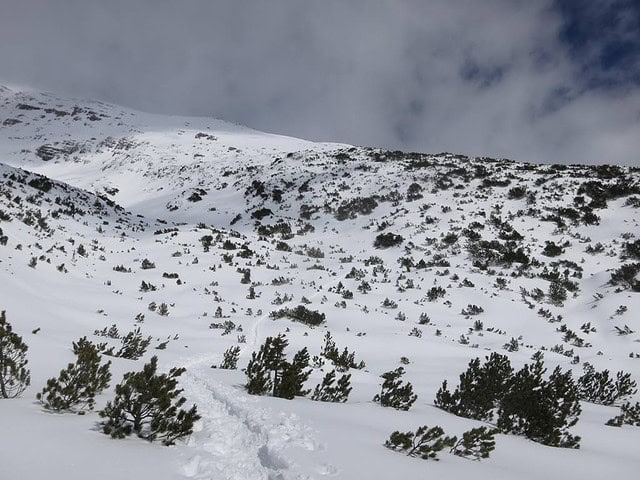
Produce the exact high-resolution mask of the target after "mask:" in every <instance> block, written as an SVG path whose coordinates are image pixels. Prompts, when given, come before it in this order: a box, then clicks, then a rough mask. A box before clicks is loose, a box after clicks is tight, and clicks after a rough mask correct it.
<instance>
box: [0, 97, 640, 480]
mask: <svg viewBox="0 0 640 480" xmlns="http://www.w3.org/2000/svg"><path fill="white" fill-rule="evenodd" d="M0 125H1V127H0V229H1V230H0V240H1V241H0V275H1V277H0V285H1V288H0V310H6V312H7V318H8V320H9V321H10V322H11V323H12V324H13V326H14V328H15V330H16V331H18V332H19V333H20V334H21V335H23V337H24V339H25V341H26V342H27V343H28V345H29V347H30V348H29V361H30V363H29V365H30V368H31V372H32V385H31V387H30V388H29V389H27V391H26V392H25V393H24V395H23V397H22V398H20V399H14V400H2V401H0V424H1V425H2V426H3V430H4V431H5V432H8V433H7V434H3V435H1V436H0V452H1V453H0V458H1V459H2V461H1V462H0V464H2V465H3V469H5V470H4V471H6V472H8V473H7V478H34V479H35V478H40V477H41V476H43V475H45V474H46V475H48V476H50V477H51V478H65V479H74V478H78V479H79V478H85V477H86V476H87V472H88V471H89V469H91V471H92V473H91V476H92V477H95V478H134V477H135V478H149V479H151V478H153V479H162V478H171V479H173V478H196V479H204V478H233V479H251V478H257V479H267V478H270V479H271V478H273V479H277V478H283V479H294V478H296V479H297V478H322V477H324V476H331V477H334V478H343V479H357V478H380V479H387V478H398V477H400V476H402V477H404V478H422V477H424V476H425V475H428V476H434V477H438V478H451V479H457V478H465V477H468V476H474V478H480V479H484V478H486V479H489V478H491V479H495V478H504V479H512V478H523V479H538V478H543V477H553V478H556V477H557V478H567V479H571V478H576V479H577V478H580V479H584V478H594V479H596V478H602V477H603V476H605V475H607V476H617V478H620V479H623V478H624V479H626V478H629V479H630V478H634V477H635V475H636V474H637V471H638V469H639V468H640V457H639V456H638V448H637V445H638V442H639V441H640V428H637V427H630V426H625V427H622V428H613V427H608V426H605V425H604V423H605V422H606V421H607V420H608V419H609V418H611V417H613V416H614V415H616V414H617V413H618V408H617V407H615V406H614V407H611V406H609V407H605V406H602V405H594V404H590V403H586V402H583V403H582V409H583V412H582V415H581V417H580V421H579V422H578V424H577V425H576V426H575V427H574V428H573V429H572V432H574V433H576V434H578V435H580V436H581V437H582V441H581V448H580V449H579V450H572V449H562V448H553V447H548V446H543V445H540V444H537V443H534V442H531V441H529V440H527V439H525V438H523V437H518V436H513V435H498V436H497V446H496V450H495V451H494V452H493V453H492V455H491V457H490V458H489V459H487V460H484V461H482V462H472V461H469V460H466V459H463V458H459V457H456V456H453V455H449V454H446V453H443V454H441V455H440V458H441V460H440V462H430V461H424V460H420V459H416V458H408V457H406V456H404V455H402V454H398V453H396V452H393V451H391V450H389V449H386V448H384V447H383V443H384V441H385V440H386V439H387V438H388V437H389V434H390V433H391V432H392V431H394V430H400V431H407V430H415V429H416V428H417V427H418V426H421V425H424V424H427V425H429V426H435V425H441V426H442V427H443V428H444V429H445V431H446V432H447V434H450V435H458V436H460V434H461V433H462V432H463V431H466V430H469V429H470V428H472V427H476V426H478V425H480V424H481V423H480V422H477V421H474V420H469V419H465V418H461V417H456V416H453V415H451V414H448V413H446V412H444V411H443V410H440V409H438V408H436V407H435V406H434V405H433V401H434V397H435V394H436V392H437V390H438V388H439V387H440V385H441V383H442V381H443V380H445V379H447V380H448V381H449V383H450V384H454V385H455V383H456V382H457V378H458V375H459V373H460V372H462V371H464V369H465V368H466V366H467V364H468V362H469V360H470V359H473V358H475V357H484V356H485V355H488V354H489V353H490V352H491V351H497V352H501V353H504V354H506V355H508V356H509V357H510V359H511V361H512V363H513V365H514V366H515V367H518V368H519V367H521V366H522V365H523V364H525V363H528V362H530V361H531V357H532V355H533V354H535V353H536V352H538V351H543V352H544V360H545V365H546V366H547V368H548V370H549V372H550V371H551V370H552V369H553V368H555V367H556V366H561V367H562V368H563V369H572V370H573V371H574V373H575V376H578V375H580V374H581V373H582V365H583V364H584V363H585V362H589V363H591V364H593V365H594V366H596V367H597V368H598V369H604V368H607V369H609V370H611V371H618V370H624V371H625V372H630V373H631V374H632V376H633V377H634V378H635V379H636V380H640V343H638V342H639V341H640V334H639V333H638V331H639V329H640V325H639V324H638V317H637V312H638V308H639V307H640V300H639V296H640V294H638V293H637V292H634V291H632V287H633V279H632V280H631V281H630V282H628V284H624V282H623V283H619V284H618V285H612V284H611V283H610V279H611V273H612V272H613V271H615V270H616V269H618V268H619V267H620V266H621V265H622V264H624V263H632V262H634V261H638V259H637V258H634V250H633V245H635V244H634V242H635V241H636V240H638V232H640V229H639V228H638V220H639V218H640V216H639V215H638V211H639V210H638V207H639V206H640V187H639V186H638V185H639V184H638V182H639V180H640V172H639V171H638V170H637V169H635V170H633V169H628V168H617V167H585V166H572V167H565V166H549V165H545V166H537V165H528V164H521V163H515V162H509V161H505V160H494V159H489V158H467V157H463V156H457V155H452V154H447V153H442V154H437V155H423V154H410V153H402V152H385V151H380V150H375V149H369V148H361V147H351V146H347V145H338V144H314V143H310V142H305V141H302V140H297V139H292V138H286V137H280V136H275V135H268V134H264V133H260V132H256V131H253V130H250V129H247V128H244V127H239V126H236V125H231V124H228V123H224V122H221V121H217V120H209V119H196V118H176V117H160V116H153V115H148V114H142V113H138V112H133V111H129V110H126V109H123V108H120V107H116V106H112V105H106V104H102V103H96V102H84V101H76V100H69V99H61V98H57V97H55V96H52V95H49V94H43V93H38V92H16V91H12V90H10V89H6V88H2V89H0ZM603 160H606V159H603ZM40 175H42V176H40ZM389 234H391V235H389ZM385 235H387V236H385ZM394 239H395V240H396V242H395V243H397V244H396V245H393V246H386V245H384V240H387V241H389V242H390V243H394ZM381 241H382V243H383V245H379V243H380V242H381ZM376 242H378V246H377V247H374V244H376ZM208 244H210V245H208ZM144 260H148V262H143V261H144ZM150 264H153V267H152V268H144V267H145V266H146V267H148V266H150ZM247 271H248V272H249V273H248V274H247V273H246V272H247ZM247 275H248V278H247ZM142 282H145V283H148V284H151V285H153V287H154V288H153V289H144V290H146V291H142V290H143V289H141V284H142ZM558 286H560V287H558ZM250 287H253V290H254V292H255V298H250V297H251V295H250V294H249V288H250ZM438 287H440V289H438ZM563 293H564V294H566V298H564V299H563V298H562V297H563V295H562V294H563ZM162 303H164V304H166V305H167V306H168V315H159V314H158V313H157V311H158V310H157V309H154V305H155V306H157V305H161V304H162ZM301 304H304V305H306V306H307V308H309V309H311V310H317V311H319V312H322V313H324V314H325V315H326V322H325V323H324V324H323V325H321V326H319V327H316V328H310V327H308V326H305V325H304V324H301V323H294V322H291V321H289V320H286V319H278V320H274V319H273V318H272V316H270V313H271V312H274V311H276V310H280V309H282V308H283V307H295V306H298V305H301ZM474 306H476V307H480V308H474ZM225 322H226V325H222V327H223V328H217V327H218V326H220V324H224V323H225ZM111 325H116V327H117V328H118V330H119V332H120V333H121V334H126V333H127V332H129V331H131V330H133V329H134V328H137V327H139V328H140V329H141V331H142V332H143V333H144V335H149V336H151V337H152V342H151V346H150V348H149V350H148V351H147V353H146V354H145V356H144V357H143V358H142V359H140V360H137V361H134V360H125V359H122V358H112V359H111V360H112V362H113V365H112V369H113V372H114V378H113V382H112V383H113V384H115V383H117V382H119V380H120V378H121V375H122V374H123V373H124V372H127V371H131V370H139V369H140V368H141V367H142V365H143V363H144V361H146V360H148V359H149V358H150V357H151V356H152V355H154V354H157V355H158V356H159V358H160V362H161V364H162V366H163V368H165V369H168V368H169V367H171V366H184V367H186V368H187V372H186V373H185V375H184V376H183V377H182V382H181V386H182V388H184V394H185V396H186V397H187V398H188V400H189V402H190V403H196V404H197V405H198V409H199V412H200V414H201V415H202V419H201V420H200V421H199V422H198V424H197V426H196V431H195V432H194V433H193V435H192V436H191V437H190V439H189V440H188V441H186V442H180V443H179V444H178V445H177V446H175V447H162V446H159V445H155V444H147V443H145V442H144V441H142V440H138V439H128V440H125V441H113V440H110V439H109V438H108V437H106V436H105V435H103V434H102V433H101V432H100V429H99V427H98V422H99V418H98V416H97V415H96V414H95V413H89V414H87V415H84V416H75V415H71V414H68V415H52V414H47V413H45V412H44V411H43V410H42V408H41V406H40V405H39V404H38V403H36V402H35V394H36V393H37V392H38V391H40V389H41V388H42V386H43V385H44V383H45V382H46V379H47V378H50V377H52V376H55V375H56V374H57V373H58V371H59V370H60V369H61V368H62V367H63V366H65V365H66V363H67V362H69V361H72V359H73V353H72V351H71V348H70V347H71V342H72V341H74V340H77V339H78V338H79V337H82V336H88V337H89V338H91V339H93V340H94V341H107V342H108V343H109V344H111V345H117V344H118V340H117V339H109V338H106V339H105V338H104V337H102V336H96V335H94V332H95V331H99V330H102V329H103V328H105V327H110V326H111ZM225 327H226V328H225ZM625 327H628V328H625ZM327 331H330V332H331V334H332V335H333V338H334V339H335V342H336V344H337V346H338V347H339V348H340V349H342V348H343V347H348V348H349V350H351V351H355V352H356V359H357V360H358V361H360V360H362V361H364V363H365V364H366V366H365V368H363V369H352V370H351V371H350V373H351V374H352V377H351V382H352V387H353V391H352V393H351V395H350V397H349V400H348V402H346V403H344V404H342V403H322V402H315V401H312V400H311V399H310V398H309V397H308V396H307V397H305V398H302V397H300V398H296V399H295V400H291V401H289V400H283V399H277V398H273V397H258V396H251V395H248V394H247V393H246V392H245V391H244V389H243V384H244V383H245V376H244V374H243V372H242V371H241V370H222V369H212V368H211V366H212V365H218V364H219V363H220V362H221V360H222V356H223V352H224V351H225V350H226V349H227V348H229V347H230V346H233V345H238V346H240V347H241V356H240V361H239V367H240V368H243V367H244V366H245V365H246V363H247V361H248V359H249V358H250V356H251V352H253V351H255V350H257V349H258V348H259V346H260V344H261V343H262V342H263V341H264V339H265V337H266V336H269V335H276V334H278V333H286V335H287V338H288V340H289V343H290V346H289V350H290V352H294V351H295V350H297V349H300V348H302V347H305V346H306V347H307V348H308V349H309V352H310V353H311V355H318V354H319V352H320V350H321V348H322V345H323V338H324V336H325V334H326V333H327ZM32 332H36V333H32ZM621 333H622V334H621ZM157 347H160V348H161V349H155V348H157ZM401 357H405V359H404V361H403V362H402V363H401ZM400 365H403V366H404V368H405V370H406V372H407V373H406V375H405V378H406V379H407V380H408V381H410V382H411V383H412V384H413V386H414V391H415V393H416V394H417V395H418V400H417V402H416V403H415V405H414V406H413V407H412V408H411V409H410V410H409V411H406V412H405V411H398V410H394V409H392V408H384V407H381V406H380V405H379V404H377V403H374V402H372V398H373V397H374V395H375V394H376V393H378V392H379V390H380V385H381V383H382V380H381V378H380V375H381V374H382V373H384V372H386V371H389V370H392V369H395V368H397V367H398V366H400ZM328 370H330V368H329V366H328V365H325V366H324V367H322V368H314V369H313V372H312V374H311V377H310V379H309V381H308V382H307V388H311V389H312V388H313V387H314V386H315V385H316V384H318V383H319V382H320V381H321V380H322V377H323V376H324V373H326V372H327V371H328ZM111 392H112V391H111V390H110V391H109V392H108V393H105V394H104V395H101V396H100V397H99V399H98V408H101V407H102V406H103V405H104V404H105V403H106V401H107V400H108V399H109V398H110V397H111V395H112V393H111ZM633 400H634V401H636V400H638V397H637V396H636V397H635V398H634V399H633ZM36 458H37V459H39V460H38V462H35V461H33V459H36ZM113 458H118V459H119V461H118V462H113V461H112V460H111V459H113ZM95 470H98V471H97V472H95Z"/></svg>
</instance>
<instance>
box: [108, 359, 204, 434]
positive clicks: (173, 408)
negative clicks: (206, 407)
mask: <svg viewBox="0 0 640 480" xmlns="http://www.w3.org/2000/svg"><path fill="white" fill-rule="evenodd" d="M157 368H158V357H156V356H153V357H152V358H151V361H150V362H149V363H147V364H145V366H144V367H143V369H142V371H141V372H128V373H125V375H124V378H123V380H122V382H121V383H120V384H118V385H116V396H115V398H114V399H113V401H111V402H108V403H107V405H106V407H105V408H104V409H103V410H101V411H100V412H99V414H100V416H101V417H102V418H104V419H105V421H104V422H103V423H102V430H103V432H104V433H105V434H107V435H111V437H112V438H124V437H125V436H127V435H130V434H131V433H135V434H136V435H138V437H140V438H144V439H146V440H149V441H150V442H152V441H154V440H160V441H161V442H162V443H163V444H164V445H173V443H175V441H176V440H177V439H179V438H182V437H185V436H188V435H191V433H192V432H193V425H194V423H195V422H196V421H198V420H199V419H200V415H198V413H197V408H196V406H195V405H193V406H192V407H191V408H190V409H189V410H184V409H182V408H181V407H182V406H183V405H184V404H185V402H186V399H185V398H184V397H181V396H180V394H181V393H182V390H181V389H178V388H177V385H178V377H179V376H180V375H182V374H183V373H184V372H185V369H184V368H172V369H171V370H169V373H163V374H160V375H158V374H157V373H156V371H157Z"/></svg>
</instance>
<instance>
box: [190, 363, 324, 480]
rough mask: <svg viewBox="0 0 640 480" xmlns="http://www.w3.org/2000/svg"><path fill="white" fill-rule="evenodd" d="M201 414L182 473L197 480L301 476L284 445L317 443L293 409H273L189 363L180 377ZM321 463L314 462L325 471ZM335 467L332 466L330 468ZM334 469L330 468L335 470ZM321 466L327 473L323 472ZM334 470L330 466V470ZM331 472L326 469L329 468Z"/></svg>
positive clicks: (300, 479) (311, 446)
mask: <svg viewBox="0 0 640 480" xmlns="http://www.w3.org/2000/svg"><path fill="white" fill-rule="evenodd" d="M181 386H182V388H184V390H185V394H187V396H188V397H189V399H190V401H193V402H195V403H196V404H197V405H198V413H199V414H200V415H201V417H202V419H201V420H200V421H199V422H198V424H197V426H196V428H195V429H194V433H193V434H192V436H191V439H190V440H189V444H188V447H189V448H190V449H191V450H193V451H194V453H193V454H192V455H191V457H190V459H189V461H188V462H187V463H186V464H185V465H184V466H183V469H182V470H183V474H184V475H185V476H186V477H188V478H193V479H196V480H201V479H202V480H204V479H212V478H220V479H228V480H303V479H310V478H312V477H310V476H308V475H306V474H303V473H301V472H300V471H298V468H297V466H296V465H295V463H293V462H291V461H290V460H288V459H287V458H286V452H285V450H286V449H287V448H289V447H297V448H302V449H305V450H310V451H316V450H320V449H321V448H322V445H320V444H319V443H318V442H317V441H316V440H315V439H314V438H313V436H312V435H311V432H310V429H309V427H306V426H304V425H302V424H301V423H300V422H299V420H298V419H297V417H296V416H295V415H293V414H286V413H274V412H271V411H269V410H268V409H266V408H263V407H261V406H259V405H258V400H256V399H253V398H250V397H247V396H246V395H243V394H239V393H238V391H237V390H236V389H234V388H233V387H229V386H226V385H222V384H220V383H218V382H215V381H214V380H212V379H210V378H208V376H207V374H206V371H204V370H203V367H200V368H198V367H195V366H193V367H191V368H190V369H189V370H188V371H187V373H186V374H185V375H184V376H183V378H182V380H181ZM325 467H326V465H323V466H321V467H319V468H318V470H317V472H318V473H320V475H327V473H328V472H327V468H325ZM332 470H334V469H333V467H330V468H329V471H332ZM334 471H335V470H334ZM325 472H326V473H325ZM332 473H333V472H332ZM329 475H331V473H329Z"/></svg>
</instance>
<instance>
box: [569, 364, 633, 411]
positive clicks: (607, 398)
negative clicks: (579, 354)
mask: <svg viewBox="0 0 640 480" xmlns="http://www.w3.org/2000/svg"><path fill="white" fill-rule="evenodd" d="M583 370H584V374H583V375H582V376H581V377H580V378H578V389H579V391H580V399H581V400H585V401H587V402H592V403H601V404H602V405H612V404H614V403H615V402H616V401H618V400H621V399H623V398H625V397H628V396H630V395H633V394H634V393H636V392H637V389H636V382H635V380H632V379H631V374H630V373H625V372H623V371H619V372H617V373H616V378H615V380H614V379H613V378H611V377H610V375H609V370H603V371H601V372H598V371H597V370H596V369H595V368H594V367H593V365H591V364H590V363H585V364H584V365H583Z"/></svg>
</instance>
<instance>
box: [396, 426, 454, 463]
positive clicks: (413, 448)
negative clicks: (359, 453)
mask: <svg viewBox="0 0 640 480" xmlns="http://www.w3.org/2000/svg"><path fill="white" fill-rule="evenodd" d="M456 440H457V439H456V437H447V436H445V434H444V430H443V429H442V427H439V426H435V427H432V428H429V427H428V426H427V425H423V426H422V427H420V428H418V430H416V431H415V432H399V431H395V432H393V433H392V434H391V436H390V437H389V439H388V440H387V441H386V442H385V443H384V446H385V447H387V448H390V449H391V450H395V451H397V452H403V453H406V454H407V456H409V457H420V458H422V459H424V460H436V461H437V460H438V452H440V451H442V450H444V449H445V448H447V447H449V448H451V447H453V446H454V445H455V443H456Z"/></svg>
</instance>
